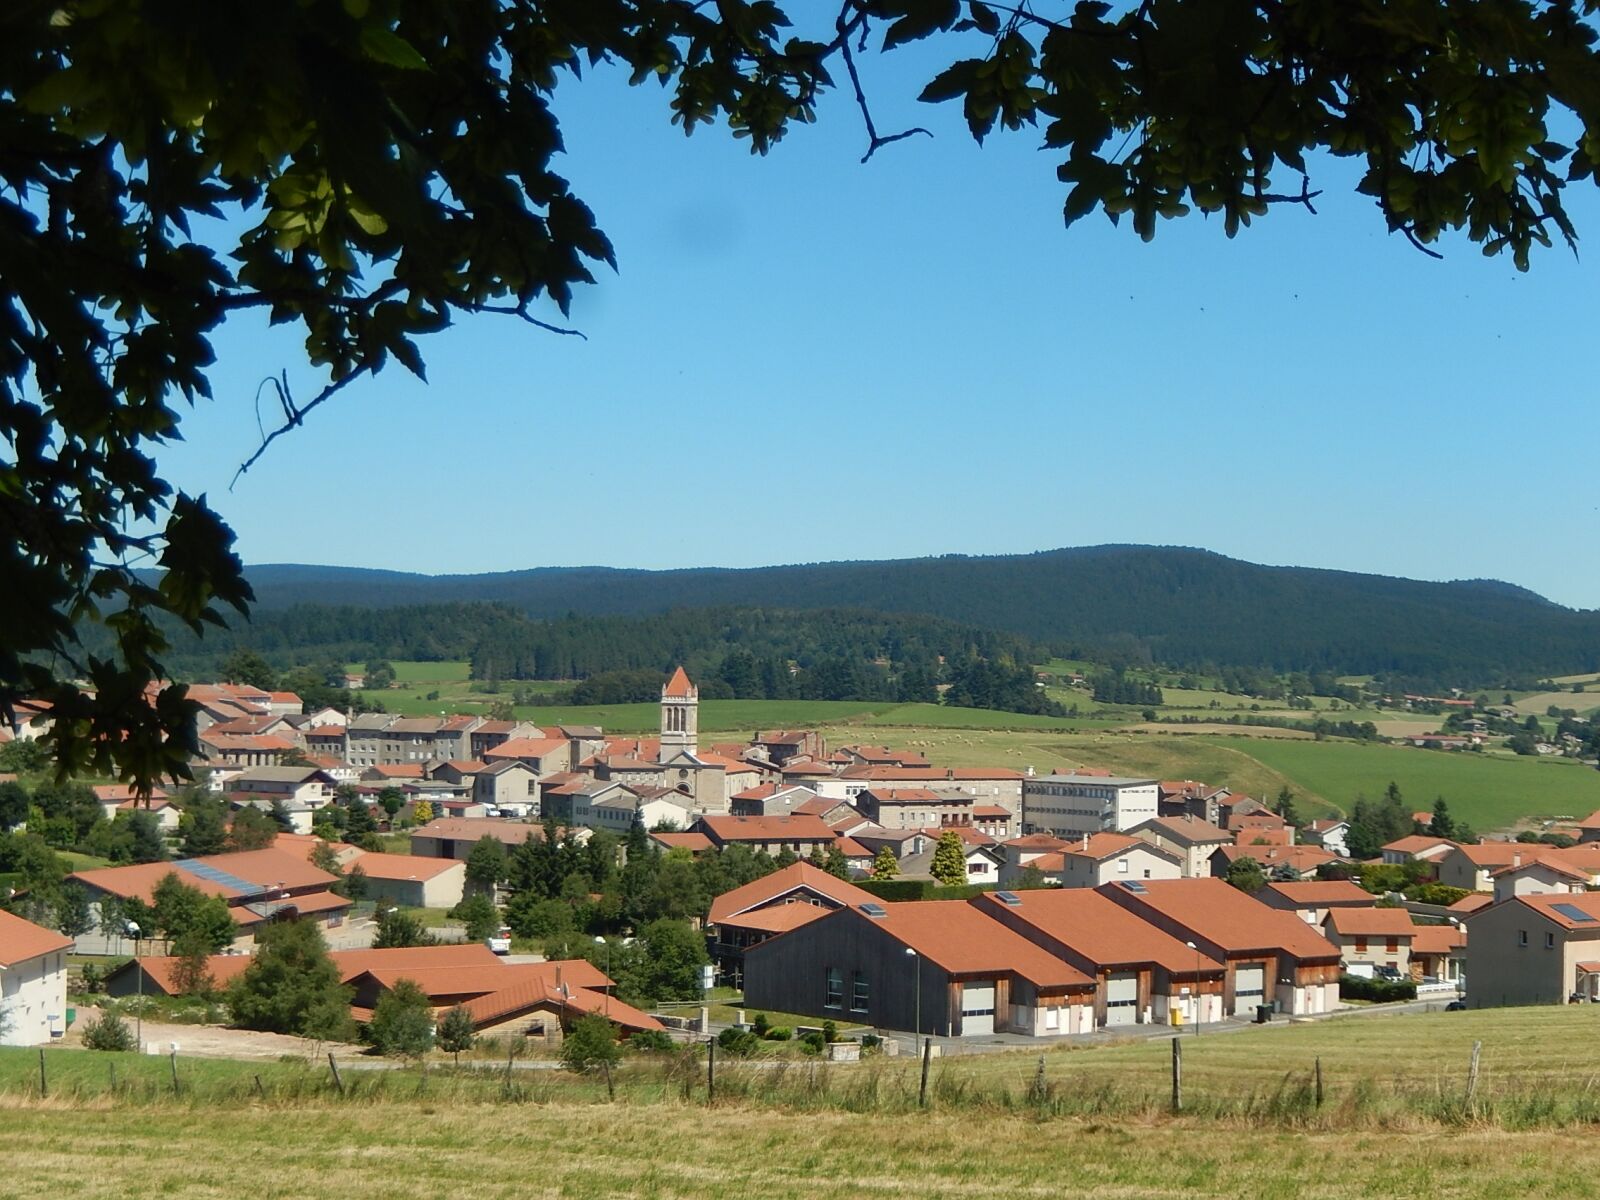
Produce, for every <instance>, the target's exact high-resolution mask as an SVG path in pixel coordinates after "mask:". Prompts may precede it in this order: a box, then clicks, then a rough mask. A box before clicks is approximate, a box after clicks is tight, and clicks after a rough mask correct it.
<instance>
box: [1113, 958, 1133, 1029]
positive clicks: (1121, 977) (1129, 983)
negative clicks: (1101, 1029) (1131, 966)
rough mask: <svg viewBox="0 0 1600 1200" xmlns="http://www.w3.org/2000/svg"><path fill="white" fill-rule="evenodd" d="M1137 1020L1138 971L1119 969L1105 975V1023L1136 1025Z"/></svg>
mask: <svg viewBox="0 0 1600 1200" xmlns="http://www.w3.org/2000/svg"><path fill="white" fill-rule="evenodd" d="M1138 1021H1139V973H1138V972H1137V971H1119V972H1115V973H1113V974H1111V975H1109V976H1107V977H1106V1024H1107V1025H1136V1024H1138Z"/></svg>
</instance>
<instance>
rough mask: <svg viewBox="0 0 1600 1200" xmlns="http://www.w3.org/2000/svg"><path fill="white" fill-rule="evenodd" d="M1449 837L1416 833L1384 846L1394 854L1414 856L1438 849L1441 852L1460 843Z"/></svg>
mask: <svg viewBox="0 0 1600 1200" xmlns="http://www.w3.org/2000/svg"><path fill="white" fill-rule="evenodd" d="M1458 844H1459V843H1457V842H1452V841H1451V840H1450V839H1449V838H1442V837H1434V836H1433V835H1432V834H1424V833H1415V834H1412V835H1411V836H1409V837H1403V838H1399V839H1397V840H1396V841H1392V842H1390V843H1389V844H1388V845H1386V846H1384V849H1385V850H1387V851H1390V852H1391V853H1394V854H1409V855H1411V856H1413V857H1416V856H1418V855H1422V854H1425V853H1427V852H1428V851H1430V850H1437V851H1438V852H1439V853H1440V854H1443V853H1446V852H1448V851H1449V850H1450V849H1451V848H1452V847H1454V846H1456V845H1458Z"/></svg>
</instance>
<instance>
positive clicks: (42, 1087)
mask: <svg viewBox="0 0 1600 1200" xmlns="http://www.w3.org/2000/svg"><path fill="white" fill-rule="evenodd" d="M49 1098H50V1081H49V1080H48V1079H46V1078H45V1073H44V1047H43V1046H40V1047H39V1099H41V1100H47V1099H49Z"/></svg>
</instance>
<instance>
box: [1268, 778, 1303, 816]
mask: <svg viewBox="0 0 1600 1200" xmlns="http://www.w3.org/2000/svg"><path fill="white" fill-rule="evenodd" d="M1272 811H1273V812H1275V813H1277V814H1278V815H1279V816H1280V817H1282V818H1283V819H1284V822H1285V823H1286V824H1288V825H1289V826H1291V827H1298V826H1299V824H1300V812H1299V810H1298V809H1296V808H1295V803H1294V793H1293V792H1292V791H1290V790H1289V785H1288V784H1287V783H1286V784H1284V785H1283V787H1281V788H1279V789H1278V798H1277V800H1275V801H1273V804H1272Z"/></svg>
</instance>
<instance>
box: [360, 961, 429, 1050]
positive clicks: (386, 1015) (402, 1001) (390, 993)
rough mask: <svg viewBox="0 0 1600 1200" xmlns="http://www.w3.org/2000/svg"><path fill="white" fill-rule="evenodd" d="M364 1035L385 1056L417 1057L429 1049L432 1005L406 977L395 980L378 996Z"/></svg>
mask: <svg viewBox="0 0 1600 1200" xmlns="http://www.w3.org/2000/svg"><path fill="white" fill-rule="evenodd" d="M367 1039H368V1040H369V1041H370V1042H371V1043H372V1045H373V1047H374V1048H375V1049H376V1050H377V1051H378V1053H379V1054H381V1055H383V1056H384V1057H385V1058H411V1059H420V1058H422V1056H423V1055H425V1054H427V1053H428V1051H429V1050H431V1049H433V1006H432V1005H431V1004H429V1003H428V997H427V995H426V994H425V993H424V992H423V990H422V989H421V988H420V987H418V986H417V985H416V983H414V982H413V981H412V980H410V979H401V980H398V981H396V983H395V985H394V986H393V987H392V988H389V989H388V990H387V991H385V992H384V993H383V995H381V996H379V997H378V1004H377V1007H376V1008H374V1009H373V1010H372V1020H371V1021H369V1022H368V1023H367Z"/></svg>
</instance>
